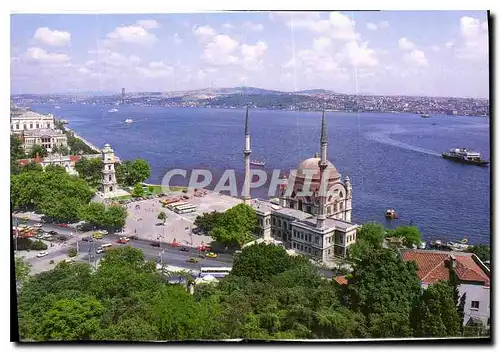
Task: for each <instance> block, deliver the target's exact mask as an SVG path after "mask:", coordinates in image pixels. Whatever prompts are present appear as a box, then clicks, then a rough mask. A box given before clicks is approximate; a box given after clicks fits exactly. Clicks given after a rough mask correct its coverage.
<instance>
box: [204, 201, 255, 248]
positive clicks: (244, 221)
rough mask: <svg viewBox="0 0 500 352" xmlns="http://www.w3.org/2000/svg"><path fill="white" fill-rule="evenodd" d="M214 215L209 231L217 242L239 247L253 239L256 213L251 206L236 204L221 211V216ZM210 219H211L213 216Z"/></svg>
mask: <svg viewBox="0 0 500 352" xmlns="http://www.w3.org/2000/svg"><path fill="white" fill-rule="evenodd" d="M212 216H214V215H212ZM215 216H216V218H215V219H216V220H215V221H216V224H215V227H214V228H213V229H212V230H211V231H210V236H212V238H214V239H215V240H216V241H217V242H219V243H222V244H224V245H225V246H226V247H228V246H231V245H234V246H238V247H241V246H243V245H244V244H245V243H247V242H250V241H251V240H252V239H253V237H252V233H253V232H254V231H255V227H256V225H257V215H256V214H255V210H253V209H252V207H250V206H248V205H245V204H238V205H236V206H234V207H232V208H230V209H228V210H227V211H226V212H224V213H222V215H221V216H218V215H215ZM203 221H204V220H203ZM210 221H213V218H212V219H210ZM198 223H199V222H198ZM209 226H210V225H209Z"/></svg>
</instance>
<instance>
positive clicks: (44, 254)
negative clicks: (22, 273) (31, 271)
mask: <svg viewBox="0 0 500 352" xmlns="http://www.w3.org/2000/svg"><path fill="white" fill-rule="evenodd" d="M46 255H49V253H48V252H40V253H38V254H37V255H36V256H37V257H38V258H42V257H45V256H46Z"/></svg>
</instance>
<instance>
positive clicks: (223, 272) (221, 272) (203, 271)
mask: <svg viewBox="0 0 500 352" xmlns="http://www.w3.org/2000/svg"><path fill="white" fill-rule="evenodd" d="M232 269H233V268H231V267H215V266H211V267H201V268H200V275H199V276H200V277H204V276H207V275H209V274H210V275H212V276H213V277H215V278H218V279H220V278H223V277H225V276H227V275H229V273H230V272H231V270H232Z"/></svg>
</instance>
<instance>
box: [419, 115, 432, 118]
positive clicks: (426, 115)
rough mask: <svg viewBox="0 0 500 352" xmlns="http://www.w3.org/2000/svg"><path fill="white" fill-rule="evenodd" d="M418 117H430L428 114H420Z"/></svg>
mask: <svg viewBox="0 0 500 352" xmlns="http://www.w3.org/2000/svg"><path fill="white" fill-rule="evenodd" d="M420 116H421V117H423V118H428V117H431V115H429V114H422V115H420Z"/></svg>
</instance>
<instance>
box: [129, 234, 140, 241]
mask: <svg viewBox="0 0 500 352" xmlns="http://www.w3.org/2000/svg"><path fill="white" fill-rule="evenodd" d="M128 239H129V240H138V239H139V237H137V236H135V235H132V236H129V238H128Z"/></svg>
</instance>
